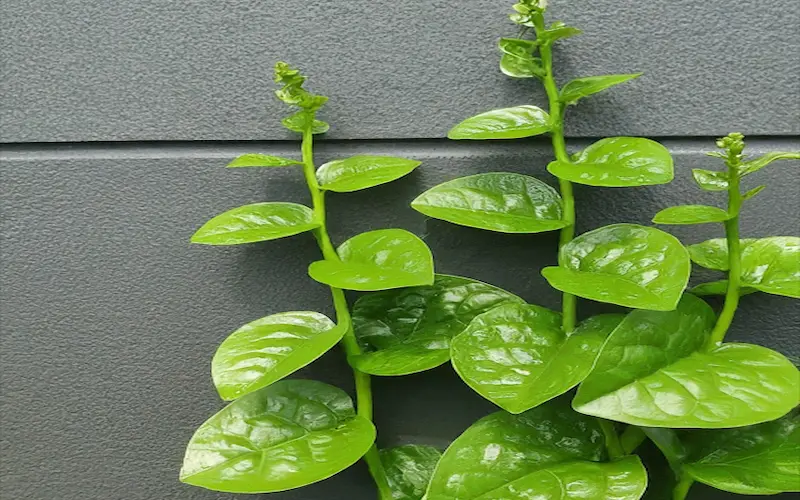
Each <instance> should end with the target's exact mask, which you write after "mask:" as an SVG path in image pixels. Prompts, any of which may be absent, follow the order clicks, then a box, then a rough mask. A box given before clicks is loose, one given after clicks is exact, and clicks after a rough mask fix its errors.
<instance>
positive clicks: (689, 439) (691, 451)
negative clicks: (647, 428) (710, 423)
mask: <svg viewBox="0 0 800 500" xmlns="http://www.w3.org/2000/svg"><path fill="white" fill-rule="evenodd" d="M681 440H682V442H683V443H684V447H685V448H686V450H688V454H687V457H686V458H685V463H684V465H683V470H684V472H685V473H686V474H688V475H689V476H690V477H691V478H692V479H694V480H696V481H699V482H701V483H705V484H707V485H709V486H713V487H714V488H717V489H719V490H723V491H729V492H731V493H738V494H740V495H774V494H777V493H783V492H797V491H800V481H798V477H800V415H799V414H798V411H797V410H796V409H795V410H793V411H792V412H790V413H789V414H788V415H786V416H785V417H783V418H781V419H778V420H775V421H772V422H766V423H763V424H758V425H753V426H749V427H742V428H738V429H720V430H703V431H689V432H685V433H682V434H681Z"/></svg>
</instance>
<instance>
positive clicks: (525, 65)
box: [500, 54, 545, 78]
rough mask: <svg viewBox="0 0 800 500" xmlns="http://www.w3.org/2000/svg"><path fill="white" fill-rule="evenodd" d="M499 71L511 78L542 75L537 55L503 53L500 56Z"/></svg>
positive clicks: (541, 67)
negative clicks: (518, 55)
mask: <svg viewBox="0 0 800 500" xmlns="http://www.w3.org/2000/svg"><path fill="white" fill-rule="evenodd" d="M500 71H502V72H503V74H504V75H507V76H510V77H512V78H534V77H541V76H543V75H544V73H545V70H544V67H543V66H542V60H541V59H539V58H538V57H530V56H529V57H517V56H512V55H511V54H503V55H502V56H501V57H500Z"/></svg>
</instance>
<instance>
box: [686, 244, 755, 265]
mask: <svg viewBox="0 0 800 500" xmlns="http://www.w3.org/2000/svg"><path fill="white" fill-rule="evenodd" d="M754 241H756V240H755V239H753V238H745V239H742V240H739V245H740V246H741V249H742V250H744V249H745V248H747V246H748V245H750V244H752V243H753V242H754ZM686 248H687V249H688V250H689V257H691V259H692V262H694V263H695V264H697V265H698V266H701V267H705V268H706V269H714V270H716V271H727V270H728V269H729V265H728V241H727V240H726V239H725V238H714V239H711V240H706V241H704V242H702V243H695V244H694V245H689V246H688V247H686Z"/></svg>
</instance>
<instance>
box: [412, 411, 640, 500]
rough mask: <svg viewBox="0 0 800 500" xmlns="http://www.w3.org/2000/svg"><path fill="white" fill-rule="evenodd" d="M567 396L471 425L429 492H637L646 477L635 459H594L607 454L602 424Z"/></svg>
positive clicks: (439, 497) (623, 496)
mask: <svg viewBox="0 0 800 500" xmlns="http://www.w3.org/2000/svg"><path fill="white" fill-rule="evenodd" d="M565 403H566V402H565V401H564V400H563V398H562V399H557V400H553V401H550V402H548V403H547V404H544V405H541V406H539V407H537V408H534V409H533V410H529V411H527V412H525V413H522V414H520V415H510V414H508V413H506V412H497V413H493V414H491V415H489V416H487V417H484V418H482V419H481V420H479V421H478V422H476V423H475V424H473V425H472V426H470V428H469V429H467V430H466V431H464V433H463V434H461V436H459V437H458V438H457V439H456V440H455V441H454V442H453V443H452V444H451V445H450V447H449V448H447V450H446V451H445V452H444V455H442V458H441V460H439V464H438V465H437V466H436V470H435V471H434V473H433V479H431V484H430V486H429V487H428V492H427V495H426V497H425V498H426V500H455V499H457V500H472V499H480V500H490V499H491V500H500V499H502V500H511V499H532V498H535V499H536V500H540V499H541V500H550V499H559V500H564V499H570V500H571V499H574V500H578V499H583V500H612V499H613V500H638V499H639V498H640V497H641V495H642V493H643V491H644V489H645V486H646V483H647V475H646V474H645V471H644V468H643V467H642V466H641V464H640V463H638V459H637V458H634V457H629V458H625V459H623V460H620V461H618V462H613V463H595V462H600V461H602V460H605V458H606V455H605V446H604V439H603V434H602V432H601V430H600V427H599V424H598V422H597V420H596V419H590V418H587V417H585V416H582V415H578V414H575V413H574V412H572V411H571V410H570V409H569V407H568V405H567V404H565Z"/></svg>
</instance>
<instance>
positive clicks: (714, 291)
mask: <svg viewBox="0 0 800 500" xmlns="http://www.w3.org/2000/svg"><path fill="white" fill-rule="evenodd" d="M689 291H690V292H692V294H694V295H697V296H700V297H703V296H706V295H725V294H726V293H727V292H728V280H719V281H710V282H708V283H701V284H699V285H697V286H695V287H692V289H691V290H689ZM757 291H758V290H756V289H755V288H750V287H747V286H744V287H740V288H739V297H743V296H745V295H750V294H751V293H756V292H757Z"/></svg>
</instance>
